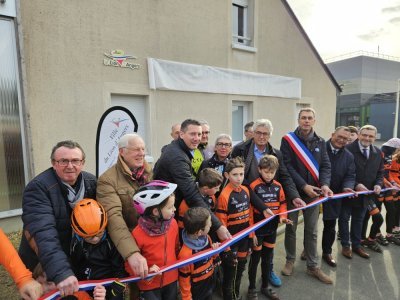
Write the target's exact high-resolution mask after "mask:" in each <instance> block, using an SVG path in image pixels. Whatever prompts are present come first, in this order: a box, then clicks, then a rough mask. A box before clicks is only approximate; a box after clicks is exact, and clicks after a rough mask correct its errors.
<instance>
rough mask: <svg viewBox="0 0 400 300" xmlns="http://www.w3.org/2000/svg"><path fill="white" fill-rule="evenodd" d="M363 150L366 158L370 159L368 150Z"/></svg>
mask: <svg viewBox="0 0 400 300" xmlns="http://www.w3.org/2000/svg"><path fill="white" fill-rule="evenodd" d="M362 150H363V154H364V156H365V157H366V158H368V151H367V149H366V148H363V149H362Z"/></svg>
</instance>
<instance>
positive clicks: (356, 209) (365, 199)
mask: <svg viewBox="0 0 400 300" xmlns="http://www.w3.org/2000/svg"><path fill="white" fill-rule="evenodd" d="M376 133H377V129H376V127H374V126H372V125H365V126H363V127H362V128H361V129H360V133H359V135H358V139H357V140H356V141H354V142H353V143H351V144H349V145H347V149H348V150H349V151H350V152H351V153H352V154H353V155H354V161H355V164H356V185H355V190H356V191H368V190H373V191H374V194H372V195H360V196H359V197H357V198H354V199H353V200H354V201H346V202H343V204H345V203H346V205H342V211H341V215H340V218H339V230H340V235H341V243H342V246H343V249H342V254H343V255H344V256H345V257H347V258H351V255H352V251H351V249H350V236H349V226H348V222H349V219H350V216H351V218H352V220H351V246H352V250H353V252H355V253H356V254H358V255H359V256H361V257H363V258H369V254H368V253H366V252H365V251H364V249H363V248H362V247H361V234H362V228H363V220H364V218H366V217H367V218H369V215H372V220H373V224H372V227H371V232H370V236H369V238H368V239H367V240H365V241H364V243H365V246H367V247H369V248H371V249H373V250H375V251H377V252H379V250H380V247H379V245H378V244H377V242H376V241H375V240H374V239H375V237H376V234H377V233H378V232H379V228H380V226H381V225H382V222H383V218H382V215H381V214H380V212H379V209H378V208H377V207H376V204H375V201H377V195H379V194H380V192H381V187H382V184H383V172H384V170H383V155H382V152H381V151H380V150H379V148H377V147H375V146H373V143H374V142H375V138H376ZM366 222H368V220H367V221H366ZM365 232H366V228H365ZM380 251H382V250H380Z"/></svg>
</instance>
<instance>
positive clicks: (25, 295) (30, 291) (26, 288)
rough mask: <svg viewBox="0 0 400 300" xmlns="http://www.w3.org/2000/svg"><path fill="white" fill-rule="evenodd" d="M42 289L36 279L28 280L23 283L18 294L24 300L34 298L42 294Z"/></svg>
mask: <svg viewBox="0 0 400 300" xmlns="http://www.w3.org/2000/svg"><path fill="white" fill-rule="evenodd" d="M42 293H43V289H42V285H41V284H40V283H39V282H37V281H36V280H33V279H32V280H30V281H28V282H27V283H25V284H24V285H23V286H22V287H21V288H20V289H19V294H20V295H21V298H22V299H24V300H36V299H39V297H40V296H42Z"/></svg>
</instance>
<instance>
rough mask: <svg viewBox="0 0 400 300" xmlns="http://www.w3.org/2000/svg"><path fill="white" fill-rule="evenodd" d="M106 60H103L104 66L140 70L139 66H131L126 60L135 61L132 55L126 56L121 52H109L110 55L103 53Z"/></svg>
mask: <svg viewBox="0 0 400 300" xmlns="http://www.w3.org/2000/svg"><path fill="white" fill-rule="evenodd" d="M104 55H105V56H106V57H107V58H104V59H103V64H104V65H105V66H112V67H121V68H130V69H132V70H135V69H136V70H138V69H140V64H133V63H131V62H129V61H127V60H128V59H136V57H135V56H133V55H126V54H125V52H124V51H123V50H111V51H110V53H104Z"/></svg>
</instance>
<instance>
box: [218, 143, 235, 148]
mask: <svg viewBox="0 0 400 300" xmlns="http://www.w3.org/2000/svg"><path fill="white" fill-rule="evenodd" d="M216 146H217V147H222V148H224V147H225V148H230V147H232V144H231V143H217V144H216Z"/></svg>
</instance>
